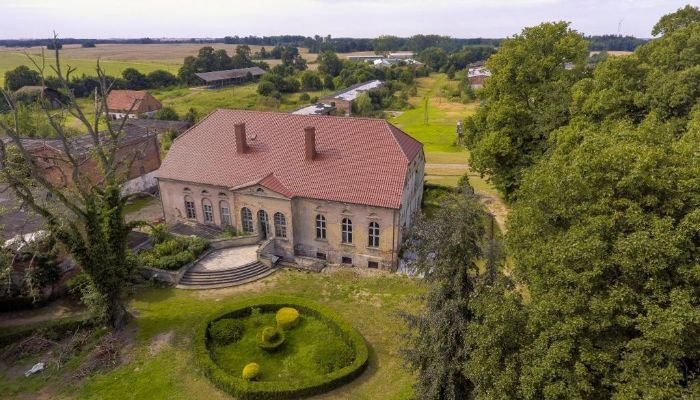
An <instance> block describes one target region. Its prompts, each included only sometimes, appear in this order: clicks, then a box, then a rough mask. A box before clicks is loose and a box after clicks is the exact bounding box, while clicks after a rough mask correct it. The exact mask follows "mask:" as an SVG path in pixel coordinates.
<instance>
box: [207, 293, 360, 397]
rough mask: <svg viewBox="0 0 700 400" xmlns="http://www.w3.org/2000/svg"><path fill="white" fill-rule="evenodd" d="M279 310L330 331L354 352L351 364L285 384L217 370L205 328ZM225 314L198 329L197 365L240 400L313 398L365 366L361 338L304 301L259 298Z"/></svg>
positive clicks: (325, 311)
mask: <svg viewBox="0 0 700 400" xmlns="http://www.w3.org/2000/svg"><path fill="white" fill-rule="evenodd" d="M282 307H294V308H296V309H297V310H299V312H300V313H301V314H308V315H312V316H313V317H315V318H318V319H320V320H322V321H324V322H326V323H328V325H329V326H330V327H332V329H334V330H335V331H336V332H337V333H338V335H339V336H340V337H342V338H343V339H344V340H345V341H346V342H347V343H348V344H349V345H350V346H351V347H352V348H353V350H354V351H355V360H354V361H353V363H352V364H350V365H348V366H346V367H344V368H341V369H339V370H337V371H333V372H331V373H329V374H326V375H320V376H317V377H313V378H307V379H303V380H297V381H294V382H285V381H247V380H245V379H242V377H240V375H235V376H234V375H233V374H232V373H229V372H227V371H225V370H223V369H221V368H220V367H219V365H218V364H216V363H215V362H214V360H212V359H211V356H210V354H209V349H208V347H207V343H208V339H209V338H208V330H209V325H210V324H211V323H213V322H216V321H218V320H220V319H224V318H239V317H245V316H248V315H250V312H251V309H252V308H258V309H260V310H262V311H265V312H276V311H277V310H279V309H280V308H282ZM227 309H228V311H226V312H224V313H219V314H217V315H214V316H213V317H212V318H210V319H209V320H208V321H206V322H204V323H203V324H201V325H200V327H199V329H198V330H197V334H196V337H195V341H194V346H195V352H196V357H197V361H198V362H199V365H200V366H201V368H202V370H203V372H204V374H205V375H206V376H207V377H208V378H209V379H210V380H211V381H212V382H213V383H214V384H215V385H216V386H217V387H219V388H220V389H221V390H223V391H225V392H227V393H229V394H231V395H233V396H235V397H236V398H238V399H241V400H281V399H284V400H286V399H296V398H301V397H308V396H313V395H316V394H320V393H324V392H327V391H329V390H332V389H335V388H337V387H339V386H342V385H344V384H345V383H347V382H350V381H352V380H353V379H355V378H356V377H357V376H359V375H360V374H361V373H362V372H363V371H364V369H365V367H366V366H367V359H368V357H369V350H368V349H367V344H366V343H365V340H364V338H363V337H362V335H360V333H359V332H357V331H356V330H355V329H354V328H353V327H352V326H351V325H350V324H348V323H347V322H345V321H344V320H343V319H341V318H340V316H338V314H336V313H335V312H334V311H332V310H330V309H328V308H327V307H324V306H322V305H319V304H316V303H313V302H311V301H309V300H306V299H301V298H297V297H290V296H262V297H256V298H252V299H248V300H246V301H242V302H240V303H238V304H235V305H233V306H230V307H227Z"/></svg>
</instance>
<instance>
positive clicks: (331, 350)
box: [313, 342, 355, 374]
mask: <svg viewBox="0 0 700 400" xmlns="http://www.w3.org/2000/svg"><path fill="white" fill-rule="evenodd" d="M354 359H355V352H354V351H353V350H352V348H351V347H350V346H348V345H347V344H345V343H342V344H340V343H335V342H334V344H332V345H328V344H323V343H321V344H319V345H318V347H316V350H315V351H314V354H313V360H314V363H316V365H318V368H319V370H320V371H321V372H323V373H326V374H328V373H331V372H333V371H337V370H339V369H341V368H343V367H346V366H348V365H350V364H352V362H353V360H354Z"/></svg>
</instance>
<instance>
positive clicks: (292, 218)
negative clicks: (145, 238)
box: [157, 110, 425, 270]
mask: <svg viewBox="0 0 700 400" xmlns="http://www.w3.org/2000/svg"><path fill="white" fill-rule="evenodd" d="M424 165H425V157H424V154H423V147H422V144H421V143H420V142H418V141H416V140H414V139H413V138H411V137H410V136H408V135H407V134H406V133H404V132H403V131H401V130H400V129H398V128H397V127H395V126H393V125H392V124H390V123H388V122H387V121H385V120H383V119H370V118H351V117H333V116H315V115H294V114H287V113H277V112H256V111H243V110H217V111H214V112H213V113H212V114H210V115H209V116H207V117H206V118H205V119H203V120H202V121H200V122H199V123H198V124H197V125H195V126H194V127H192V128H191V129H190V130H188V131H187V132H185V133H184V134H182V135H181V136H180V137H178V138H177V139H176V140H175V141H174V143H173V145H172V147H171V149H170V151H169V152H168V155H167V157H166V158H165V160H164V161H163V163H162V166H161V168H160V170H159V172H158V175H157V176H158V181H159V188H160V193H161V199H162V202H163V210H164V214H165V219H166V222H167V223H169V224H175V223H177V222H183V221H190V222H191V223H196V224H211V225H218V226H225V225H230V226H232V227H233V228H234V229H236V230H237V231H239V232H242V233H245V234H254V235H257V236H258V237H259V239H260V240H261V241H263V240H273V241H274V242H275V243H274V244H275V246H274V248H275V253H276V254H275V255H277V256H279V257H281V258H283V259H285V260H289V261H294V260H295V259H296V258H298V257H302V258H315V259H321V260H325V262H328V263H332V264H346V265H354V266H358V267H368V268H382V269H388V270H394V269H396V267H397V265H398V249H399V246H400V244H401V242H402V237H403V235H404V234H405V230H406V228H408V227H409V226H410V225H411V222H412V218H413V216H414V213H416V212H417V211H418V210H419V209H420V205H421V200H422V193H423V176H424Z"/></svg>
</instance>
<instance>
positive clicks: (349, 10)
mask: <svg viewBox="0 0 700 400" xmlns="http://www.w3.org/2000/svg"><path fill="white" fill-rule="evenodd" d="M689 1H690V0H685V1H676V0H575V1H572V0H492V1H486V0H245V1H240V0H117V1H95V0H0V38H1V39H18V38H46V37H50V36H52V31H54V30H55V31H56V33H57V34H58V35H59V36H60V37H74V38H140V37H152V38H164V37H169V38H192V37H196V38H206V37H223V36H234V35H238V36H248V35H256V36H270V35H282V34H298V35H305V36H313V35H316V34H319V35H321V36H326V35H329V34H330V35H331V36H333V37H376V36H378V35H384V34H387V35H397V36H402V37H407V36H411V35H414V34H418V33H423V34H441V35H449V36H452V37H457V38H470V37H507V36H511V35H513V34H516V33H518V32H520V30H521V29H522V28H523V27H525V26H533V25H537V24H539V23H540V22H545V21H561V20H564V21H570V22H571V23H572V27H573V28H575V29H577V30H579V31H580V32H583V33H584V34H587V35H597V34H610V33H612V34H615V33H620V34H624V35H633V36H637V37H650V36H651V34H650V32H651V28H652V27H653V26H654V24H655V23H656V21H658V19H659V18H660V17H661V16H662V15H664V14H667V13H670V12H673V11H675V10H677V9H678V8H680V7H683V6H684V5H685V4H687V3H688V2H689Z"/></svg>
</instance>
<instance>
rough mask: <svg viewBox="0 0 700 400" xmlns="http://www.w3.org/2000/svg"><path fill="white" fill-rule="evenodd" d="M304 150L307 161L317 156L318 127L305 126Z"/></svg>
mask: <svg viewBox="0 0 700 400" xmlns="http://www.w3.org/2000/svg"><path fill="white" fill-rule="evenodd" d="M304 150H305V151H304V155H305V157H304V158H305V159H306V161H312V160H313V159H314V158H316V128H314V127H313V126H307V127H306V128H304Z"/></svg>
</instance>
